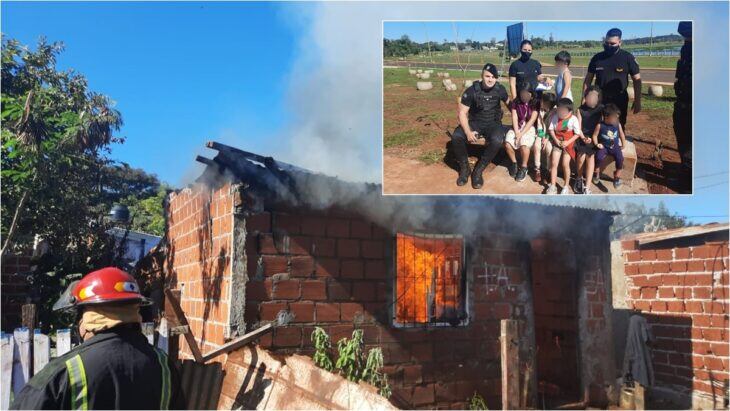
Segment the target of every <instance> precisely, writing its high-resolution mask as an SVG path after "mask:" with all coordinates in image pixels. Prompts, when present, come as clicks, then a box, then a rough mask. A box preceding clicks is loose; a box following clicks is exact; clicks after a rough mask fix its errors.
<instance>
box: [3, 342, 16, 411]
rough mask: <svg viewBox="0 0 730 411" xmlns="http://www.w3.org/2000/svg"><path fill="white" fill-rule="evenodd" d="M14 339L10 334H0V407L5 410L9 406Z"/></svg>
mask: <svg viewBox="0 0 730 411" xmlns="http://www.w3.org/2000/svg"><path fill="white" fill-rule="evenodd" d="M14 345H15V344H14V339H13V336H12V335H11V334H5V333H2V335H0V349H1V353H0V354H1V355H2V357H0V361H1V362H0V364H1V366H2V368H0V372H1V373H2V374H1V375H0V388H1V389H2V390H1V392H0V395H1V397H0V408H1V409H3V410H7V409H9V408H10V391H11V390H12V387H11V382H12V380H13V351H14Z"/></svg>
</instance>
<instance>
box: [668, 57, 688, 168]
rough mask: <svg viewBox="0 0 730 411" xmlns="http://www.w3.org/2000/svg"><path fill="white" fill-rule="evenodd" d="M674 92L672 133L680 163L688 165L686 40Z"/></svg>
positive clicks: (679, 62) (678, 62)
mask: <svg viewBox="0 0 730 411" xmlns="http://www.w3.org/2000/svg"><path fill="white" fill-rule="evenodd" d="M676 77H677V79H676V81H675V82H674V92H675V94H676V95H677V100H676V101H675V103H674V112H673V113H672V119H673V122H674V135H675V136H676V137H677V148H678V150H679V155H680V158H681V160H682V164H683V165H685V166H687V167H689V166H691V162H692V43H691V42H686V43H685V44H684V45H683V46H682V49H681V50H680V54H679V61H677V74H676Z"/></svg>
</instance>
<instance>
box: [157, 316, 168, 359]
mask: <svg viewBox="0 0 730 411" xmlns="http://www.w3.org/2000/svg"><path fill="white" fill-rule="evenodd" d="M168 331H169V330H168V329H167V319H166V318H164V317H163V318H161V319H160V326H159V327H157V348H159V349H161V350H162V351H164V352H165V353H169V346H168V343H169V332H168Z"/></svg>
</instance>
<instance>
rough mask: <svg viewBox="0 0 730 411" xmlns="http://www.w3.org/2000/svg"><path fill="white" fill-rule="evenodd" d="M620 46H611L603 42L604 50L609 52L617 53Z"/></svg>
mask: <svg viewBox="0 0 730 411" xmlns="http://www.w3.org/2000/svg"><path fill="white" fill-rule="evenodd" d="M618 48H619V46H610V45H608V44H606V43H603V50H604V51H605V52H606V53H608V54H615V53H616V52H617V51H618Z"/></svg>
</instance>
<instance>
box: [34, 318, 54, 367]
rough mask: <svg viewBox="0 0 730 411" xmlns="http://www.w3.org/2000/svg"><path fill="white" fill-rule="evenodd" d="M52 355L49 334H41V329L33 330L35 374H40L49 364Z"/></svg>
mask: <svg viewBox="0 0 730 411" xmlns="http://www.w3.org/2000/svg"><path fill="white" fill-rule="evenodd" d="M50 357H51V344H50V341H49V338H48V336H47V335H44V334H41V330H39V329H35V330H34V331H33V375H36V374H38V372H39V371H40V370H42V369H43V367H45V366H46V364H48V359H49V358H50Z"/></svg>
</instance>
